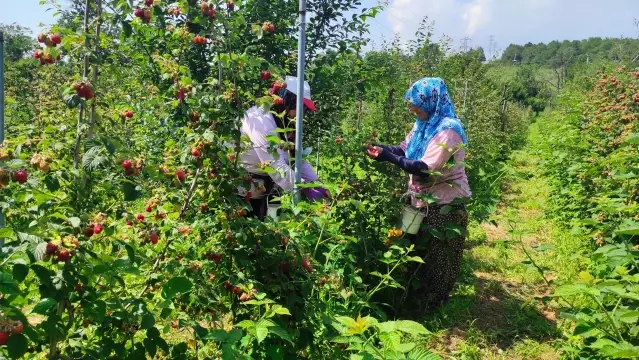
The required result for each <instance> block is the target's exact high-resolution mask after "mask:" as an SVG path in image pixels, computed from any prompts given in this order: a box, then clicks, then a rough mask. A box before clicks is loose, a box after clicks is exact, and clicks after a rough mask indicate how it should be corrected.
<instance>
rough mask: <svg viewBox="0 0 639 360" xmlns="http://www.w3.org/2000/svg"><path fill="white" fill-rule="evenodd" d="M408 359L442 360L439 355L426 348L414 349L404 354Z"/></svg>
mask: <svg viewBox="0 0 639 360" xmlns="http://www.w3.org/2000/svg"><path fill="white" fill-rule="evenodd" d="M406 359H408V360H442V358H441V356H439V355H437V354H434V353H432V352H430V351H428V350H426V349H414V350H413V351H411V352H409V353H408V355H406Z"/></svg>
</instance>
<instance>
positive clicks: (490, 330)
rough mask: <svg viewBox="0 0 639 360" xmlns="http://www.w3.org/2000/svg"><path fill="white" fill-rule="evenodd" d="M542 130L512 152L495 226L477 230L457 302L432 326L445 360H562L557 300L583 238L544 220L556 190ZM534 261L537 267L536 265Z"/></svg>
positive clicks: (435, 344)
mask: <svg viewBox="0 0 639 360" xmlns="http://www.w3.org/2000/svg"><path fill="white" fill-rule="evenodd" d="M538 136H539V135H538V132H537V128H536V126H535V125H533V126H532V127H531V129H530V133H529V137H528V142H527V144H528V145H527V146H525V147H524V148H523V149H522V150H520V151H517V152H515V153H514V154H513V156H512V158H511V160H510V162H509V167H510V169H509V170H510V171H509V173H510V175H509V176H508V178H507V180H506V181H505V182H504V189H503V199H502V203H501V204H500V206H499V208H498V211H497V213H496V214H495V215H494V216H493V218H491V220H490V221H489V222H486V223H482V224H473V225H471V227H470V229H469V230H470V236H469V239H468V241H467V245H466V247H467V249H466V251H465V262H464V266H463V269H462V276H461V278H460V280H459V284H458V286H457V288H456V290H455V293H454V296H453V297H452V298H451V300H450V301H449V302H448V303H447V304H445V305H444V306H443V307H442V308H440V309H439V310H438V312H437V313H436V314H434V315H433V316H431V317H430V318H428V319H427V320H426V322H427V325H428V327H429V329H434V332H435V335H434V336H433V337H432V339H431V344H430V345H431V347H432V348H433V349H435V350H436V351H437V352H439V353H440V354H441V355H442V356H443V357H444V358H446V359H464V360H466V359H468V360H470V359H499V360H506V359H558V358H559V352H558V350H557V344H558V342H559V341H561V340H562V338H563V329H564V326H563V324H562V322H561V320H559V319H558V318H557V314H556V312H555V309H556V304H555V303H554V302H553V301H552V299H551V297H550V295H551V294H552V291H553V287H554V279H556V278H562V279H570V278H572V277H574V276H575V275H576V274H577V273H578V271H579V270H580V269H579V263H576V262H574V261H571V260H570V259H571V257H572V255H573V254H575V253H577V252H579V251H580V250H581V245H580V241H579V239H578V238H576V237H573V236H571V234H570V232H569V231H566V230H564V229H562V227H561V226H560V225H559V224H556V223H554V222H552V221H550V220H548V218H547V217H546V216H545V214H544V209H545V200H546V199H547V198H548V194H549V191H550V188H549V186H548V184H547V183H546V181H545V179H544V177H543V176H542V175H540V174H541V164H539V160H538V157H537V156H536V155H535V148H534V144H536V143H538V141H537V140H538ZM531 260H532V261H531Z"/></svg>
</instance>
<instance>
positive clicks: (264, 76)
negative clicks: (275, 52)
mask: <svg viewBox="0 0 639 360" xmlns="http://www.w3.org/2000/svg"><path fill="white" fill-rule="evenodd" d="M270 78H271V73H270V72H268V71H266V70H262V71H261V72H260V79H261V80H268V79H270Z"/></svg>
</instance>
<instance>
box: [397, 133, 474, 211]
mask: <svg viewBox="0 0 639 360" xmlns="http://www.w3.org/2000/svg"><path fill="white" fill-rule="evenodd" d="M412 136H413V131H411V132H410V133H409V134H408V136H406V139H405V140H404V141H403V142H402V143H401V145H400V147H401V148H402V150H404V152H406V147H407V144H408V142H409V141H410V139H411V137H412ZM465 156H466V151H465V150H464V149H463V142H462V139H461V136H459V134H457V132H455V130H451V129H448V130H444V131H441V132H440V133H438V134H437V135H435V137H433V139H432V140H431V141H430V143H428V147H427V148H426V151H424V156H422V158H421V160H422V161H423V162H424V163H426V165H428V169H429V170H430V171H434V172H437V173H436V174H431V175H430V176H428V177H426V179H425V180H424V179H422V178H420V177H419V176H417V175H410V179H409V181H408V192H409V194H411V204H412V205H413V206H414V207H416V208H421V207H424V206H425V205H427V204H426V203H425V201H423V200H420V199H418V198H417V197H416V195H417V194H421V193H427V194H432V195H434V196H436V197H437V198H438V199H439V200H438V201H437V203H438V204H439V205H445V204H449V203H450V202H452V201H453V200H454V199H457V198H469V197H470V195H471V191H470V187H469V186H468V179H467V178H466V172H465V171H464V165H463V163H462V162H463V161H464V158H465Z"/></svg>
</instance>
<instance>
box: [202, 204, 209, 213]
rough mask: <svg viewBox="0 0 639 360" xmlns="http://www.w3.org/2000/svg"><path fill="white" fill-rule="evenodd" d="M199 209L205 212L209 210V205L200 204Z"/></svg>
mask: <svg viewBox="0 0 639 360" xmlns="http://www.w3.org/2000/svg"><path fill="white" fill-rule="evenodd" d="M200 211H201V212H207V211H209V206H208V205H207V204H202V205H200Z"/></svg>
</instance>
